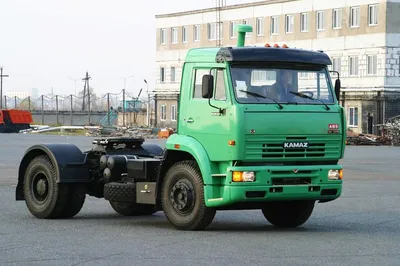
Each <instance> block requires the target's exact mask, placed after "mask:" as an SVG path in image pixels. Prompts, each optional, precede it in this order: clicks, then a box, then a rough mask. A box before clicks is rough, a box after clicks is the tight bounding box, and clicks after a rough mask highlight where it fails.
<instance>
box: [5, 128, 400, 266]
mask: <svg viewBox="0 0 400 266" xmlns="http://www.w3.org/2000/svg"><path fill="white" fill-rule="evenodd" d="M92 139H93V138H88V137H60V136H47V135H28V134H27V135H22V134H11V135H8V134H7V135H6V134H0V143H1V146H0V202H1V203H2V204H1V205H0V214H1V216H0V265H189V264H192V265H246V264H252V265H399V264H400V226H399V222H398V221H399V220H400V201H399V199H400V178H399V177H400V175H399V173H398V169H399V166H398V160H399V158H400V148H397V147H352V146H348V147H347V148H346V155H345V158H344V160H342V162H341V163H342V164H343V165H344V167H345V172H344V180H345V183H344V191H343V194H342V196H341V197H340V198H339V199H338V200H336V201H333V202H330V203H325V204H317V205H316V208H315V211H314V213H313V215H312V216H311V218H310V219H309V220H308V222H307V223H306V224H304V225H303V226H302V227H299V228H296V229H291V230H280V229H276V228H275V227H273V226H272V225H270V224H269V223H268V222H267V221H266V220H265V219H264V217H263V216H262V214H261V212H260V211H257V210H254V211H221V212H218V213H217V215H216V217H215V219H214V221H213V223H212V224H211V225H210V226H209V227H208V228H207V230H206V231H202V232H183V231H177V230H175V229H173V228H172V227H171V226H170V225H169V224H168V222H167V221H166V219H165V217H164V215H163V213H162V212H158V213H156V214H155V215H153V216H149V217H129V218H127V217H122V216H119V215H118V214H116V213H115V212H114V211H113V210H112V209H111V207H110V205H109V204H108V202H107V201H105V200H103V199H96V198H93V197H88V198H87V200H86V202H85V205H84V207H83V209H82V211H81V212H80V213H79V214H78V215H77V216H75V217H74V218H73V219H69V220H39V219H36V218H34V217H33V216H32V215H31V214H30V213H29V212H28V210H27V208H26V206H25V203H24V202H16V201H15V200H14V199H15V198H14V197H15V194H14V193H15V184H16V174H17V168H18V164H19V161H20V160H21V158H22V155H23V153H24V151H25V150H26V149H27V148H28V147H29V146H30V145H33V144H37V143H74V144H76V145H77V146H78V147H79V148H81V149H82V150H85V149H90V148H91V147H92V144H91V140H92ZM152 141H153V142H158V143H160V144H161V145H163V142H162V141H161V142H160V141H158V140H152Z"/></svg>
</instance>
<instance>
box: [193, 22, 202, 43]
mask: <svg viewBox="0 0 400 266" xmlns="http://www.w3.org/2000/svg"><path fill="white" fill-rule="evenodd" d="M193 39H194V41H195V42H198V41H200V25H194V26H193Z"/></svg>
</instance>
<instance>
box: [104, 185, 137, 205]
mask: <svg viewBox="0 0 400 266" xmlns="http://www.w3.org/2000/svg"><path fill="white" fill-rule="evenodd" d="M104 199H106V200H108V201H110V202H114V201H115V202H128V203H131V202H135V200H136V184H134V183H117V182H110V183H107V184H105V185H104Z"/></svg>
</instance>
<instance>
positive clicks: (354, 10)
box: [350, 6, 360, 28]
mask: <svg viewBox="0 0 400 266" xmlns="http://www.w3.org/2000/svg"><path fill="white" fill-rule="evenodd" d="M350 27H351V28H358V27H360V7H359V6H354V7H351V8H350Z"/></svg>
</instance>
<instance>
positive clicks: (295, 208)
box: [262, 201, 315, 228]
mask: <svg viewBox="0 0 400 266" xmlns="http://www.w3.org/2000/svg"><path fill="white" fill-rule="evenodd" d="M314 205H315V201H287V202H285V201H283V202H272V203H269V204H268V206H266V207H264V208H263V209H262V213H263V215H264V217H265V218H266V219H267V220H268V222H270V223H271V224H273V225H275V226H278V227H292V228H293V227H298V226H300V225H302V224H304V223H305V222H306V221H307V220H308V218H310V216H311V214H312V212H313V210H314Z"/></svg>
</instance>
